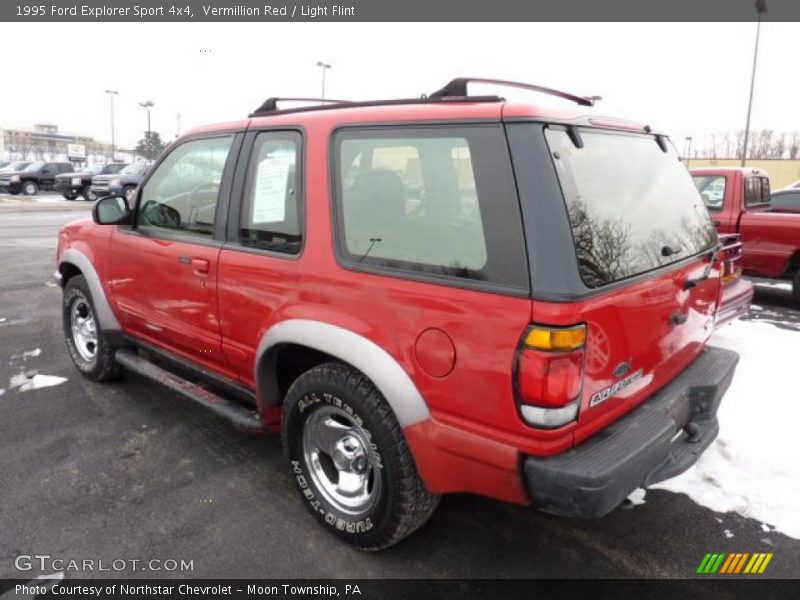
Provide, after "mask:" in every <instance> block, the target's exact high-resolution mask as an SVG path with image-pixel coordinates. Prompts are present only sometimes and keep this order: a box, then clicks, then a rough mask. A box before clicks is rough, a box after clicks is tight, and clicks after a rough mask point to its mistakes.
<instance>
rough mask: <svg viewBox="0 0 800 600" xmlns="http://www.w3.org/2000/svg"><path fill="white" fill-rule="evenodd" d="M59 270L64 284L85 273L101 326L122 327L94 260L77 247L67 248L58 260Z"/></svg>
mask: <svg viewBox="0 0 800 600" xmlns="http://www.w3.org/2000/svg"><path fill="white" fill-rule="evenodd" d="M58 272H59V273H60V274H61V277H62V279H61V282H62V285H66V284H67V281H68V280H69V279H71V278H72V277H74V276H75V275H83V277H84V278H85V279H86V283H87V284H88V286H89V291H90V292H91V293H92V302H93V303H94V309H95V313H96V314H97V320H98V321H99V322H100V326H101V327H102V328H103V329H105V330H106V331H119V330H120V329H121V327H120V324H119V321H117V317H116V316H115V315H114V312H113V311H112V310H111V305H110V304H109V303H108V298H107V297H106V292H105V289H104V288H103V284H102V283H101V282H100V277H99V276H98V275H97V271H96V270H95V268H94V265H92V262H91V261H90V260H89V259H88V258H87V257H86V255H85V254H84V253H83V252H81V251H80V250H77V249H75V248H68V249H67V250H65V251H64V253H63V254H62V255H61V259H60V260H59V262H58Z"/></svg>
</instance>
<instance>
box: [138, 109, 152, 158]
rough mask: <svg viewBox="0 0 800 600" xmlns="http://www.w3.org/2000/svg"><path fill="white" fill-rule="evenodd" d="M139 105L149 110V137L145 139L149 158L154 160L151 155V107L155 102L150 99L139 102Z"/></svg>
mask: <svg viewBox="0 0 800 600" xmlns="http://www.w3.org/2000/svg"><path fill="white" fill-rule="evenodd" d="M139 106H141V107H142V108H144V109H145V110H146V111H147V138H146V140H145V141H146V142H147V160H153V157H152V156H151V154H152V148H151V145H152V139H151V138H152V136H151V133H150V109H151V108H153V107H154V106H155V104H153V103H152V102H151V101H150V100H146V101H145V102H139Z"/></svg>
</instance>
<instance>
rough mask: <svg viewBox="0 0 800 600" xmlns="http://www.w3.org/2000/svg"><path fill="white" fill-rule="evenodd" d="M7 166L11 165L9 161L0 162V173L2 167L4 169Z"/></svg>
mask: <svg viewBox="0 0 800 600" xmlns="http://www.w3.org/2000/svg"><path fill="white" fill-rule="evenodd" d="M8 164H11V163H10V162H9V161H7V160H5V161H1V162H0V171H2V170H3V167H5V166H6V165H8Z"/></svg>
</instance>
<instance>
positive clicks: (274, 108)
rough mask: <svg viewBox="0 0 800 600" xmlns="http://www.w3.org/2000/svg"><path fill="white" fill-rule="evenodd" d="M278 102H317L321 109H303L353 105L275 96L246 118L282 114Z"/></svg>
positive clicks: (325, 99) (345, 102) (319, 99)
mask: <svg viewBox="0 0 800 600" xmlns="http://www.w3.org/2000/svg"><path fill="white" fill-rule="evenodd" d="M278 102H319V103H320V104H321V105H322V106H321V107H320V106H314V107H303V108H323V107H325V106H327V105H328V104H355V103H354V102H351V101H350V100H333V99H331V98H278V97H277V96H272V97H271V98H267V99H266V100H264V103H263V104H262V105H261V106H259V107H258V108H257V109H255V110H254V111H253V112H252V113H250V114H249V115H248V117H260V116H262V115H265V114H271V113H276V112H282V111H281V110H280V109H279V108H278ZM288 110H291V109H288Z"/></svg>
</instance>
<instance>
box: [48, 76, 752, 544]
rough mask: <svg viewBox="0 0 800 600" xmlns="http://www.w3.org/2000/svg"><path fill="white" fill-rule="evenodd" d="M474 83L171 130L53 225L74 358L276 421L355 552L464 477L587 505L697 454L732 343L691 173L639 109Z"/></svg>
mask: <svg viewBox="0 0 800 600" xmlns="http://www.w3.org/2000/svg"><path fill="white" fill-rule="evenodd" d="M473 81H477V80H465V79H458V80H454V81H453V82H451V83H450V84H448V86H446V87H445V88H443V89H442V90H440V91H438V92H436V93H434V94H432V95H431V96H430V97H423V98H420V99H412V100H393V101H377V102H363V103H347V102H333V101H328V102H330V103H329V104H326V105H324V106H313V107H308V106H306V107H301V108H294V109H292V108H289V109H283V110H281V109H280V108H279V103H280V101H279V100H278V99H274V98H273V99H270V100H268V101H266V102H265V103H264V104H263V105H262V106H261V107H260V108H259V109H258V110H257V111H256V112H255V113H253V114H252V115H250V117H249V118H248V119H245V120H242V121H238V122H234V123H225V124H221V125H214V126H209V127H204V128H201V129H198V130H195V131H193V132H191V133H189V134H186V135H184V136H183V137H182V138H180V139H179V140H177V141H176V142H175V143H173V144H172V145H171V146H170V149H169V150H168V151H167V152H166V153H165V154H164V155H163V156H162V157H161V158H160V159H159V161H158V163H157V164H155V165H154V166H153V168H152V169H151V170H150V172H149V174H148V176H147V177H146V178H145V180H144V181H143V182H142V184H141V185H140V186H139V187H138V189H137V191H136V193H135V195H134V197H133V198H132V199H131V204H130V205H128V203H127V202H126V200H125V198H124V197H120V196H111V197H107V198H103V199H101V200H99V201H98V202H97V203H96V204H95V206H94V211H93V218H94V222H92V221H89V220H83V221H78V222H75V223H71V224H69V225H67V226H65V227H64V228H63V229H62V230H61V232H60V235H59V240H58V271H57V277H58V278H59V279H60V281H61V283H62V285H63V289H64V297H63V321H64V331H65V337H66V342H67V347H68V350H69V353H70V355H71V356H72V359H73V361H74V363H75V365H76V366H77V368H78V369H79V370H80V371H81V372H82V373H83V374H84V375H86V376H87V377H88V378H90V379H93V380H95V381H104V380H108V379H111V378H112V377H114V376H116V375H118V374H119V373H120V372H121V371H123V370H127V371H133V372H137V373H139V374H142V375H145V376H147V377H150V378H152V379H156V380H158V381H160V382H162V383H164V384H165V385H166V386H168V387H170V388H171V389H173V390H175V391H177V392H179V393H181V394H183V395H185V396H187V397H189V398H191V399H193V400H195V401H196V402H199V403H201V404H203V405H205V406H207V407H208V408H210V409H211V410H213V411H215V412H216V413H218V414H220V415H222V416H225V417H227V418H229V419H230V420H231V421H232V422H233V423H235V424H236V425H238V426H239V427H241V428H243V429H247V430H249V431H275V432H278V431H280V433H281V436H282V440H283V444H284V448H285V451H286V455H287V458H288V465H289V469H290V470H291V472H292V473H293V476H294V478H295V479H296V482H297V487H298V490H299V494H300V497H301V498H302V499H303V501H304V503H305V504H306V505H307V507H308V508H309V509H310V510H311V512H312V513H313V514H314V515H315V517H316V518H317V519H318V520H319V521H320V522H321V523H322V524H323V525H324V526H325V527H326V528H328V529H330V530H331V531H333V532H335V533H336V534H338V535H339V536H341V537H342V538H344V539H346V540H347V541H349V542H350V543H352V544H354V545H356V546H358V547H360V548H364V549H379V548H384V547H386V546H389V545H391V544H393V543H395V542H397V541H399V540H400V539H402V538H403V537H405V536H407V535H408V534H410V533H411V532H413V531H414V530H415V529H417V528H418V527H419V526H420V525H422V523H424V522H425V520H426V519H427V518H428V517H429V516H430V515H431V513H432V512H433V510H434V508H435V507H436V504H437V502H438V498H439V496H440V495H441V494H444V493H448V492H472V493H476V494H482V495H485V496H490V497H493V498H498V499H501V500H505V501H509V502H514V503H519V504H532V505H534V506H537V507H539V508H542V509H544V510H547V511H550V512H554V513H558V514H562V515H571V516H578V517H599V516H602V515H605V514H606V513H608V512H609V511H611V510H612V509H613V508H615V507H616V506H617V505H618V504H619V503H620V502H622V500H624V499H625V498H626V497H627V496H628V495H629V494H630V493H631V491H633V490H634V489H635V488H636V487H637V486H642V485H648V484H652V483H655V482H657V481H660V480H663V479H666V478H669V477H672V476H674V475H676V474H678V473H680V472H682V471H684V470H685V469H687V468H688V467H689V466H690V465H692V464H693V463H694V462H695V461H696V460H697V458H698V456H699V455H700V454H701V453H702V452H703V451H704V450H705V448H706V447H708V445H709V444H710V443H711V442H712V440H713V439H714V437H715V436H716V434H717V431H718V424H717V419H716V412H717V408H718V406H719V403H720V400H721V398H722V395H723V394H724V392H725V390H726V389H727V388H728V386H729V384H730V381H731V378H732V376H733V373H734V369H735V366H736V362H737V360H738V357H737V355H736V354H735V353H733V352H730V351H727V350H723V349H718V348H712V347H709V346H707V341H708V338H709V336H710V334H711V332H712V330H713V329H714V320H715V315H716V312H717V309H718V306H719V302H720V272H719V266H718V261H717V260H716V257H717V254H718V252H719V243H718V238H717V234H716V231H715V229H714V226H713V224H712V223H711V220H710V218H709V215H708V212H707V211H706V208H705V206H704V205H703V201H702V199H701V197H700V195H699V193H698V191H697V189H696V188H695V186H694V184H693V182H692V178H691V177H690V176H689V173H688V172H687V170H686V168H685V167H684V166H683V165H682V164H681V162H680V161H679V159H678V156H677V155H676V153H675V151H674V149H673V147H672V145H671V144H670V143H669V141H668V139H667V138H665V137H664V136H662V135H657V134H654V133H651V132H650V130H649V128H647V127H641V126H638V125H635V124H631V123H629V122H625V121H615V120H610V119H604V118H603V119H601V118H597V117H590V116H584V115H581V114H580V113H577V112H574V111H573V112H561V111H553V110H551V109H544V108H539V107H537V106H535V105H531V104H513V103H508V102H506V101H505V100H503V99H502V98H500V97H497V96H469V95H468V94H467V89H466V88H467V84H468V82H473ZM481 81H486V80H481ZM494 83H495V84H497V85H500V84H503V85H516V86H517V87H527V88H528V89H530V90H533V91H537V92H544V93H550V94H556V95H559V96H560V97H562V98H563V99H565V100H568V101H569V100H571V101H574V102H576V103H578V104H581V105H590V104H591V101H590V100H587V99H585V98H582V97H577V96H572V95H569V94H565V93H562V92H555V91H553V90H547V89H545V88H539V87H536V86H525V85H524V84H510V83H509V82H494Z"/></svg>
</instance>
